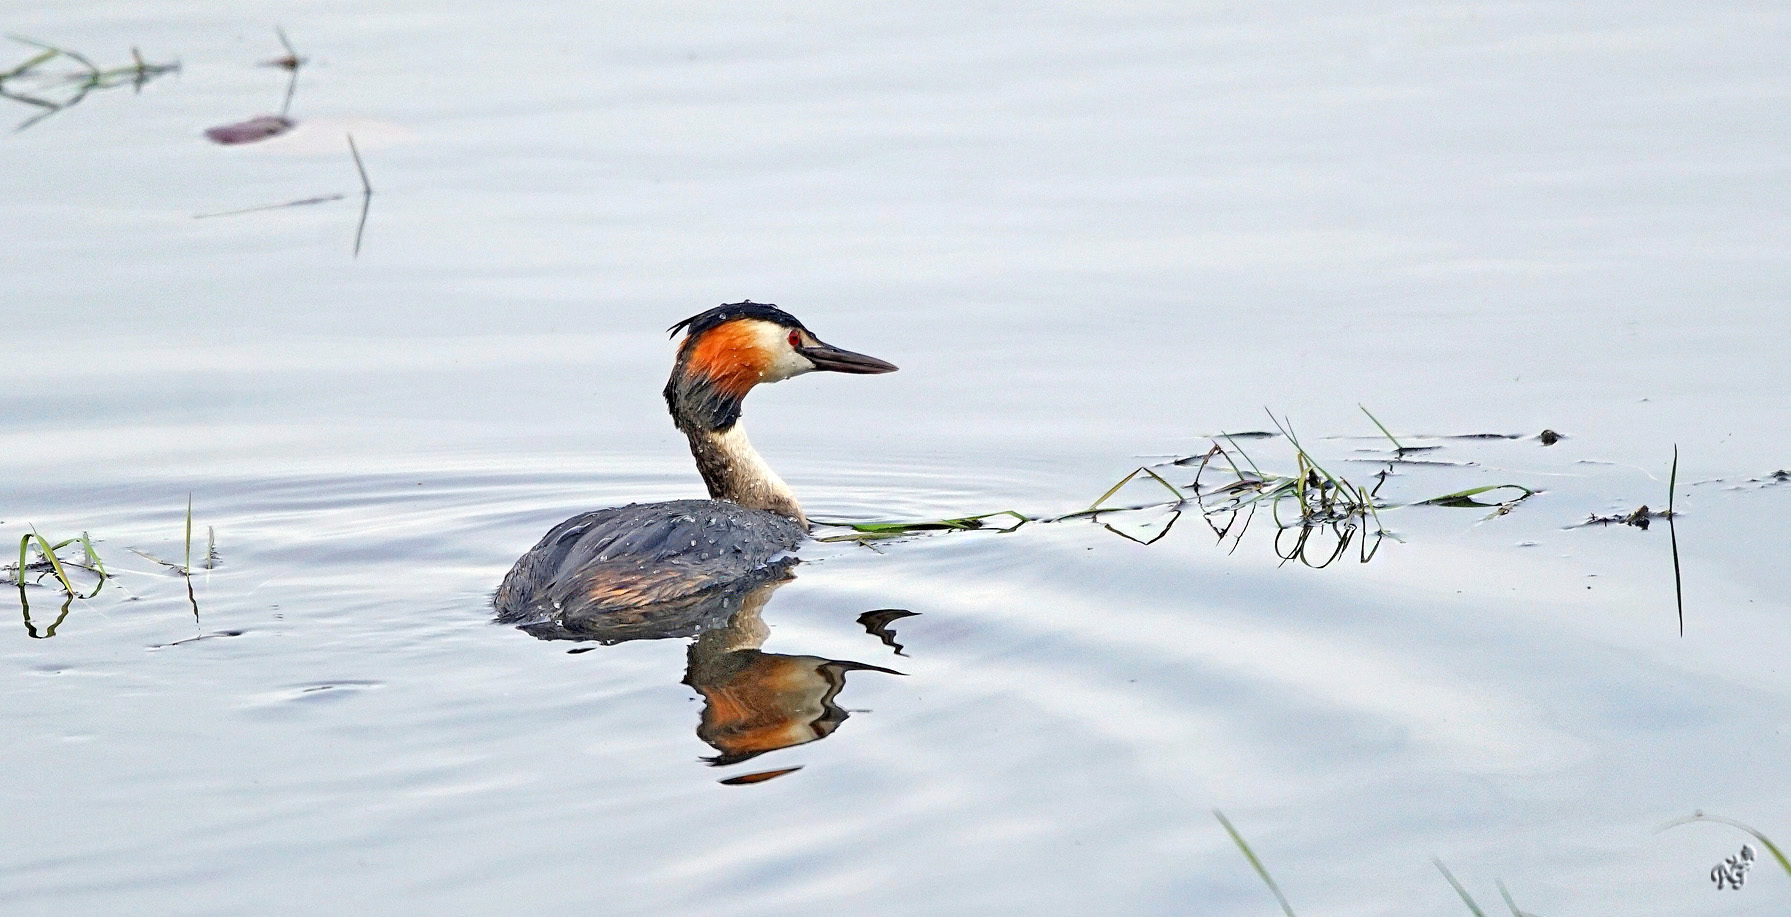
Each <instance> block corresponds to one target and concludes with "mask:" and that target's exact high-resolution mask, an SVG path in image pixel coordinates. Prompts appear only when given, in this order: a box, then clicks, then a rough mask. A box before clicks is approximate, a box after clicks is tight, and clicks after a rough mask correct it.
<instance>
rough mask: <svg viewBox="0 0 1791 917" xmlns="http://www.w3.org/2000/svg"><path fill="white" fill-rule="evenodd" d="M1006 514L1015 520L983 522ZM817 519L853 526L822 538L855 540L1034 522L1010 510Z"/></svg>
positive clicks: (996, 528) (1008, 528) (1008, 529)
mask: <svg viewBox="0 0 1791 917" xmlns="http://www.w3.org/2000/svg"><path fill="white" fill-rule="evenodd" d="M1003 517H1006V518H1010V519H1013V520H1014V523H1013V524H1012V525H1009V526H992V525H985V524H984V523H983V520H985V519H999V518H1003ZM814 521H815V522H816V523H818V524H820V525H832V526H839V527H840V528H845V529H851V530H852V532H853V534H851V535H841V536H834V537H829V538H822V539H820V540H821V541H842V540H844V541H852V540H862V539H864V538H898V537H900V536H903V535H913V534H918V533H921V532H971V531H978V530H983V531H992V532H1012V531H1014V530H1016V529H1018V528H1019V527H1020V526H1022V525H1025V524H1026V523H1028V522H1032V521H1033V518H1032V517H1031V516H1027V515H1024V514H1021V513H1019V512H1016V511H1014V510H1011V509H1004V510H1001V511H1000V512H994V513H982V514H980V515H976V516H960V517H958V518H955V519H924V520H918V521H913V522H847V521H844V520H841V521H832V520H826V519H816V520H814Z"/></svg>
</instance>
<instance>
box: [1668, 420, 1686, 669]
mask: <svg viewBox="0 0 1791 917" xmlns="http://www.w3.org/2000/svg"><path fill="white" fill-rule="evenodd" d="M1678 489H1679V444H1678V443H1674V444H1673V469H1672V470H1671V471H1669V472H1667V538H1668V540H1670V541H1671V542H1672V543H1673V603H1674V604H1675V605H1677V606H1679V636H1680V637H1682V638H1683V637H1684V636H1685V586H1684V584H1683V583H1682V582H1681V581H1680V579H1679V527H1678V526H1676V525H1674V524H1673V521H1674V519H1675V518H1677V517H1675V516H1674V515H1673V491H1675V490H1678Z"/></svg>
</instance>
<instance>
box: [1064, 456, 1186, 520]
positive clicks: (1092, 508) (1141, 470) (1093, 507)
mask: <svg viewBox="0 0 1791 917" xmlns="http://www.w3.org/2000/svg"><path fill="white" fill-rule="evenodd" d="M1140 474H1147V475H1150V476H1151V477H1152V478H1153V479H1155V480H1156V482H1157V483H1158V484H1161V485H1163V486H1164V487H1165V488H1167V489H1168V491H1169V492H1170V493H1172V494H1175V500H1176V502H1177V503H1180V502H1181V501H1183V500H1186V499H1188V498H1187V497H1185V496H1183V495H1182V492H1181V490H1180V489H1178V488H1177V487H1176V486H1175V485H1174V484H1171V483H1169V481H1168V480H1166V479H1164V477H1163V476H1162V475H1160V474H1158V473H1156V472H1155V471H1152V470H1151V469H1149V468H1146V467H1144V466H1142V465H1141V466H1139V467H1137V468H1135V469H1133V470H1132V473H1131V474H1128V475H1126V476H1125V477H1123V478H1120V479H1119V483H1118V484H1115V485H1113V486H1112V487H1109V488H1107V492H1106V493H1104V494H1101V495H1100V496H1099V497H1097V498H1095V501H1094V502H1093V503H1090V504H1089V505H1088V508H1087V509H1085V510H1082V511H1081V512H1080V513H1072V514H1071V515H1072V516H1083V515H1088V514H1089V513H1094V512H1098V511H1099V510H1100V508H1101V504H1103V503H1105V502H1107V500H1108V498H1109V497H1112V496H1113V495H1114V494H1116V493H1119V490H1120V488H1122V487H1124V486H1126V485H1127V484H1130V483H1131V482H1132V479H1133V478H1136V477H1138V476H1139V475H1140ZM1064 518H1066V519H1067V518H1069V517H1068V516H1066V517H1064Z"/></svg>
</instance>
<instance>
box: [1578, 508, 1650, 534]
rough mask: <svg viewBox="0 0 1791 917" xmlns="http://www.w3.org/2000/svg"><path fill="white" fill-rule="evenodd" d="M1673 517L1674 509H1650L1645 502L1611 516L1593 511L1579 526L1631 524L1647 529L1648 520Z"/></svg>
mask: <svg viewBox="0 0 1791 917" xmlns="http://www.w3.org/2000/svg"><path fill="white" fill-rule="evenodd" d="M1672 518H1673V511H1672V510H1670V509H1663V510H1650V509H1649V508H1648V506H1647V504H1643V505H1641V506H1638V507H1636V508H1635V509H1633V510H1631V511H1630V512H1627V513H1615V514H1613V515H1609V516H1600V515H1598V514H1597V513H1593V514H1592V515H1590V516H1587V517H1586V521H1585V522H1582V523H1580V524H1579V527H1581V528H1583V527H1585V526H1588V525H1629V526H1634V527H1636V528H1638V529H1641V530H1643V531H1647V530H1648V521H1649V520H1650V519H1669V520H1670V519H1672Z"/></svg>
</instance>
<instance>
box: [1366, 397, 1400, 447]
mask: <svg viewBox="0 0 1791 917" xmlns="http://www.w3.org/2000/svg"><path fill="white" fill-rule="evenodd" d="M1356 407H1359V408H1361V409H1362V413H1364V414H1367V415H1368V419H1369V420H1372V421H1374V425H1375V426H1377V427H1380V428H1381V433H1382V434H1383V435H1385V436H1386V437H1387V439H1388V440H1389V441H1390V442H1392V443H1393V448H1394V450H1396V451H1399V452H1404V451H1405V446H1404V444H1402V443H1400V441H1399V439H1398V437H1395V436H1394V435H1393V432H1392V431H1391V430H1388V429H1387V425H1386V424H1384V423H1381V419H1380V418H1379V417H1376V416H1374V413H1373V412H1372V411H1370V410H1368V406H1367V405H1364V404H1363V403H1362V402H1360V401H1358V402H1356Z"/></svg>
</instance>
